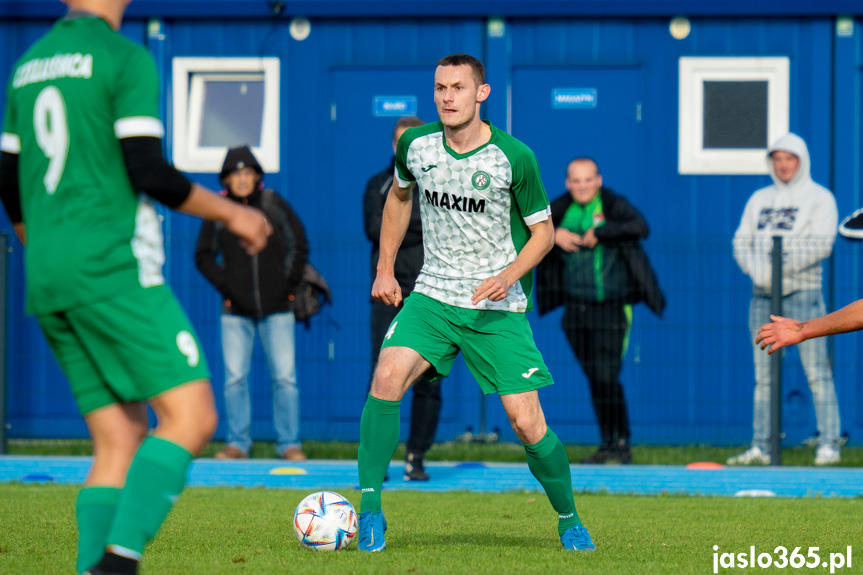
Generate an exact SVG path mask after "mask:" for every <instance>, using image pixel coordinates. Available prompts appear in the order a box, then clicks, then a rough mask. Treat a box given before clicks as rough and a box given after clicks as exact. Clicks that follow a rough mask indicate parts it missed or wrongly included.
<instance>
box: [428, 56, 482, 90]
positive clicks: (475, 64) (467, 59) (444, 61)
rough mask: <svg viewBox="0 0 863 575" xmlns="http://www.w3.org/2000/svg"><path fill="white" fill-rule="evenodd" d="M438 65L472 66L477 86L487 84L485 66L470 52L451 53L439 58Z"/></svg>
mask: <svg viewBox="0 0 863 575" xmlns="http://www.w3.org/2000/svg"><path fill="white" fill-rule="evenodd" d="M437 65H438V66H470V67H471V69H472V70H473V78H474V80H476V85H477V86H482V85H483V84H485V66H483V65H482V62H480V61H479V60H477V59H476V58H474V57H473V56H471V55H470V54H450V55H449V56H447V57H446V58H441V59H440V60H438V63H437Z"/></svg>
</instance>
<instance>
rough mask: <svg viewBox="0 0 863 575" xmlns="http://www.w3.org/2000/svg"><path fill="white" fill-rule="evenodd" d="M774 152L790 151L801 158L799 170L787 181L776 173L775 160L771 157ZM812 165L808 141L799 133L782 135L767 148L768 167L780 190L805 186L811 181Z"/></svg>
mask: <svg viewBox="0 0 863 575" xmlns="http://www.w3.org/2000/svg"><path fill="white" fill-rule="evenodd" d="M773 152H788V153H789V154H794V155H795V156H797V158H798V159H799V160H800V166H799V167H798V168H797V172H796V173H795V174H794V176H792V178H791V179H790V180H789V181H788V182H787V183H786V182H783V181H782V180H780V179H779V177H778V176H777V175H776V170H775V169H774V168H773V162H772V161H771V159H770V156H771V155H772V154H773ZM810 166H811V164H810V162H809V148H808V147H807V146H806V142H804V141H803V138H801V137H800V136H798V135H797V134H790V133H789V134H786V135H784V136H782V137H781V138H779V139H778V140H776V142H774V144H773V145H772V146H770V149H768V150H767V169H768V170H769V172H770V177H771V178H772V179H773V183H774V184H776V187H777V188H778V189H779V190H792V189H796V188H800V187H804V186H806V185H808V184H809V183H811V182H812V174H811V173H810Z"/></svg>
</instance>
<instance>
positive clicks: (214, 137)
mask: <svg viewBox="0 0 863 575" xmlns="http://www.w3.org/2000/svg"><path fill="white" fill-rule="evenodd" d="M263 123H264V81H263V80H230V81H225V80H207V81H206V82H205V83H204V107H203V119H202V125H201V141H200V142H199V145H200V146H202V147H224V146H227V147H233V146H240V145H243V144H248V145H249V146H252V147H260V145H261V132H262V127H263Z"/></svg>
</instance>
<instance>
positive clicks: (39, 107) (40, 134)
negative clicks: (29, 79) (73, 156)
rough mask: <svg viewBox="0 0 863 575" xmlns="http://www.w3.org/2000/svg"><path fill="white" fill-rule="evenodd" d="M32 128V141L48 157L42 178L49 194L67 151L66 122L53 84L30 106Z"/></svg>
mask: <svg viewBox="0 0 863 575" xmlns="http://www.w3.org/2000/svg"><path fill="white" fill-rule="evenodd" d="M33 128H34V129H35V131H36V143H37V144H39V147H40V148H41V149H42V153H43V154H45V157H46V158H48V160H49V162H48V170H47V171H46V172H45V177H44V178H43V180H42V181H43V182H44V183H45V189H46V190H47V191H48V193H49V194H53V193H54V192H56V191H57V186H58V185H59V184H60V177H61V176H62V175H63V170H64V169H66V154H68V153H69V126H68V123H67V122H66V103H65V102H64V101H63V95H62V94H61V93H60V90H58V89H57V88H56V87H55V86H48V87H47V88H45V89H44V90H42V91H41V92H39V96H37V97H36V105H35V106H34V108H33Z"/></svg>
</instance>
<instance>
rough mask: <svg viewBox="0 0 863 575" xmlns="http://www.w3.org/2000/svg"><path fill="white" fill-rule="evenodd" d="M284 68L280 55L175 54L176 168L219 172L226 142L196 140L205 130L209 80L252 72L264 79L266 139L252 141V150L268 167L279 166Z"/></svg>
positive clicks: (242, 76) (266, 169) (269, 170)
mask: <svg viewBox="0 0 863 575" xmlns="http://www.w3.org/2000/svg"><path fill="white" fill-rule="evenodd" d="M279 73H280V65H279V59H278V58H185V57H177V58H174V59H173V115H174V118H173V129H172V133H173V142H172V144H173V145H172V160H173V162H174V165H175V166H176V167H177V169H179V170H182V171H184V172H193V173H213V174H217V173H219V171H220V170H221V169H222V163H223V162H224V160H225V154H226V153H227V151H228V148H227V146H220V147H209V146H199V145H197V143H196V142H198V141H199V140H200V135H201V120H202V116H203V92H204V90H203V87H204V83H205V81H208V80H234V79H249V78H250V76H251V77H253V78H254V79H256V80H260V79H263V81H264V112H263V113H264V117H263V123H262V134H261V145H260V147H252V152H253V153H254V154H255V157H257V158H258V161H259V162H260V163H261V167H263V169H264V172H266V173H275V172H278V171H279V156H280V153H279V140H280V138H279V97H280V94H279V89H280V81H279ZM238 144H239V143H238Z"/></svg>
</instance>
